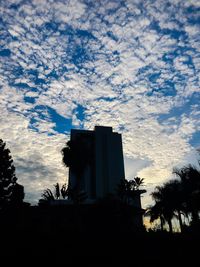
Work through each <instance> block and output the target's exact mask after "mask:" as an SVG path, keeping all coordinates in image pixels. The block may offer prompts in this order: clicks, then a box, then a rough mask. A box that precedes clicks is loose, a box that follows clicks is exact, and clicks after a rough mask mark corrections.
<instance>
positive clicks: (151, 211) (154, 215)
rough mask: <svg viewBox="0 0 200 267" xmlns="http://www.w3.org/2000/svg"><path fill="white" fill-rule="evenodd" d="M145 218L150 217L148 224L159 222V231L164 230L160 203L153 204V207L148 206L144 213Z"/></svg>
mask: <svg viewBox="0 0 200 267" xmlns="http://www.w3.org/2000/svg"><path fill="white" fill-rule="evenodd" d="M146 216H150V223H153V222H154V221H155V220H158V219H159V220H160V228H161V231H163V230H164V224H165V218H164V215H163V207H162V204H161V202H155V204H154V205H152V206H149V207H148V208H147V211H146Z"/></svg>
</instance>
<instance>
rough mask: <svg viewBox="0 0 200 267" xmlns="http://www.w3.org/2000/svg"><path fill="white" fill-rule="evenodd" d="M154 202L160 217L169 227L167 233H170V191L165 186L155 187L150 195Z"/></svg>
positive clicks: (172, 213) (172, 212)
mask: <svg viewBox="0 0 200 267" xmlns="http://www.w3.org/2000/svg"><path fill="white" fill-rule="evenodd" d="M151 196H152V198H153V199H154V201H155V205H157V206H158V207H159V210H160V213H161V214H162V217H163V218H164V219H165V221H167V223H168V225H169V231H170V232H171V233H172V232H173V228H172V218H173V216H174V209H173V206H172V202H171V200H170V190H169V187H168V186H166V185H163V186H156V188H155V191H154V192H152V193H151Z"/></svg>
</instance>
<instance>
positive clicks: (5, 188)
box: [0, 139, 24, 208]
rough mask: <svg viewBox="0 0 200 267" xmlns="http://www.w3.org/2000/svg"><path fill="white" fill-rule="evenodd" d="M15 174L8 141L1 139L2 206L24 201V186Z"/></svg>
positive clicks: (0, 190)
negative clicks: (7, 144)
mask: <svg viewBox="0 0 200 267" xmlns="http://www.w3.org/2000/svg"><path fill="white" fill-rule="evenodd" d="M16 181H17V178H16V175H15V167H14V164H13V160H12V156H11V155H10V150H9V149H8V148H6V143H5V142H3V140H2V139H0V207H1V208H2V207H6V206H7V205H18V204H20V203H22V202H23V198H24V188H23V186H22V185H19V184H18V183H17V182H16Z"/></svg>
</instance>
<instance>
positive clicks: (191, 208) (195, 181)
mask: <svg viewBox="0 0 200 267" xmlns="http://www.w3.org/2000/svg"><path fill="white" fill-rule="evenodd" d="M173 172H174V173H175V174H176V175H177V176H178V177H179V178H180V183H181V190H182V196H183V197H182V206H183V207H184V212H185V213H187V214H191V216H192V221H193V222H198V220H199V214H198V213H199V211H200V170H199V169H197V168H196V167H195V166H193V165H191V164H189V165H188V166H184V167H182V168H180V169H178V168H175V169H174V170H173Z"/></svg>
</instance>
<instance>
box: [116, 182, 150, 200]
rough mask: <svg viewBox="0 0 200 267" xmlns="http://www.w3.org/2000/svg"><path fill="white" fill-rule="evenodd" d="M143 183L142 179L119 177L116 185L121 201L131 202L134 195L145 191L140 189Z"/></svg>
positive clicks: (136, 195)
mask: <svg viewBox="0 0 200 267" xmlns="http://www.w3.org/2000/svg"><path fill="white" fill-rule="evenodd" d="M143 184H144V179H143V178H139V177H135V178H134V179H133V180H129V181H128V180H126V179H121V180H120V183H119V184H118V185H117V195H118V197H119V198H120V199H121V201H122V202H124V203H126V204H131V203H132V202H133V201H134V200H136V197H140V196H139V195H140V194H142V193H145V192H146V190H140V186H141V185H143Z"/></svg>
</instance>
